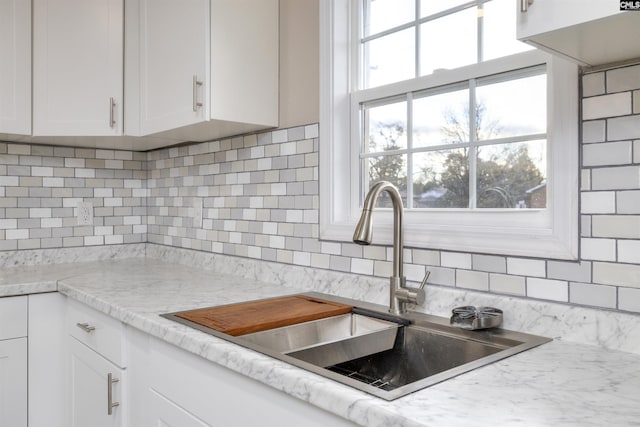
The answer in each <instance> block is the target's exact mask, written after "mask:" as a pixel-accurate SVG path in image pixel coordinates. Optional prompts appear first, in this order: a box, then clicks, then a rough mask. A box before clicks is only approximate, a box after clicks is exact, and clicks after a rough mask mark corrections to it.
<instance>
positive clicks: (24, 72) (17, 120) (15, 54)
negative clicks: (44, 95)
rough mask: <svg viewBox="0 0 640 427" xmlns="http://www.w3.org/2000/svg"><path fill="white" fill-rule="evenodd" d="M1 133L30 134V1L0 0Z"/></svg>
mask: <svg viewBox="0 0 640 427" xmlns="http://www.w3.org/2000/svg"><path fill="white" fill-rule="evenodd" d="M0 133H13V134H23V135H29V134H31V2H28V1H24V0H0Z"/></svg>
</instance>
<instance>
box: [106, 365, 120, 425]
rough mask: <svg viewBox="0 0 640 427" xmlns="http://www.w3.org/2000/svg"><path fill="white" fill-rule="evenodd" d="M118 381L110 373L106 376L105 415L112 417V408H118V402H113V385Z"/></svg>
mask: <svg viewBox="0 0 640 427" xmlns="http://www.w3.org/2000/svg"><path fill="white" fill-rule="evenodd" d="M119 381H120V379H119V378H114V377H113V374H112V373H109V374H107V415H113V408H115V407H117V406H120V402H114V401H113V385H114V384H115V383H117V382H119Z"/></svg>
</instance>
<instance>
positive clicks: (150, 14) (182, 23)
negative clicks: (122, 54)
mask: <svg viewBox="0 0 640 427" xmlns="http://www.w3.org/2000/svg"><path fill="white" fill-rule="evenodd" d="M130 5H131V6H132V7H130ZM126 14H127V15H126V16H127V21H126V22H127V25H128V24H131V27H128V29H129V28H131V31H127V46H128V48H127V53H130V54H131V55H132V56H131V57H129V58H127V72H131V73H134V74H137V75H138V76H139V82H140V84H139V87H137V88H132V90H130V91H129V87H127V90H128V92H127V94H126V95H125V96H126V105H127V123H126V124H125V127H126V132H127V133H128V134H131V135H148V134H152V133H157V132H160V131H164V130H168V129H175V128H178V127H181V126H186V125H191V124H194V123H199V122H203V121H206V120H207V119H208V117H209V115H208V96H207V92H206V91H205V88H208V87H209V77H208V75H209V66H208V64H207V57H208V50H209V0H181V1H175V0H139V1H133V2H128V3H127V11H126ZM136 33H137V34H136ZM135 39H137V40H135ZM134 41H135V43H134ZM138 55H139V57H138ZM129 60H130V61H131V66H129V64H130V61H129ZM135 79H136V76H135V75H134V76H132V80H131V81H135ZM136 86H138V85H136ZM136 89H137V90H136ZM136 107H137V108H136ZM138 113H139V118H138V117H136V116H137V114H138Z"/></svg>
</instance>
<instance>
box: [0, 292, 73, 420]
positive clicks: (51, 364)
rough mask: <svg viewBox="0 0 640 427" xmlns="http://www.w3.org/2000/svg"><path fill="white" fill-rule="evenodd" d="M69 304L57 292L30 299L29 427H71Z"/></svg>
mask: <svg viewBox="0 0 640 427" xmlns="http://www.w3.org/2000/svg"><path fill="white" fill-rule="evenodd" d="M66 302H67V298H66V297H65V296H64V295H61V294H59V293H57V292H52V293H46V294H35V295H29V338H28V339H29V427H69V421H68V417H69V408H68V406H69V397H68V384H69V375H68V373H69V370H68V366H69V362H68V354H69V351H68V348H67V340H68V334H67V333H66V331H65V329H64V322H65V307H66ZM0 424H2V423H1V422H0Z"/></svg>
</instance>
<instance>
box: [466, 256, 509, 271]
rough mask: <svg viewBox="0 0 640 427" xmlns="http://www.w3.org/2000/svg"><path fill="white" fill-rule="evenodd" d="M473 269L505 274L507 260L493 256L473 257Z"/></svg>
mask: <svg viewBox="0 0 640 427" xmlns="http://www.w3.org/2000/svg"><path fill="white" fill-rule="evenodd" d="M472 261H473V269H474V270H478V271H488V272H491V273H506V272H507V260H506V258H505V257H501V256H493V255H473V257H472Z"/></svg>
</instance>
